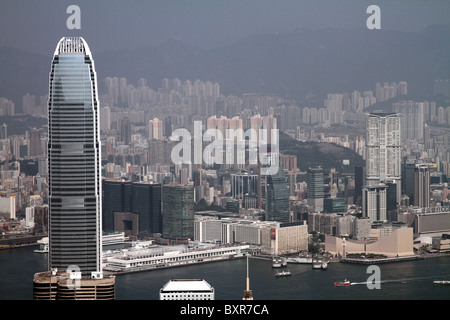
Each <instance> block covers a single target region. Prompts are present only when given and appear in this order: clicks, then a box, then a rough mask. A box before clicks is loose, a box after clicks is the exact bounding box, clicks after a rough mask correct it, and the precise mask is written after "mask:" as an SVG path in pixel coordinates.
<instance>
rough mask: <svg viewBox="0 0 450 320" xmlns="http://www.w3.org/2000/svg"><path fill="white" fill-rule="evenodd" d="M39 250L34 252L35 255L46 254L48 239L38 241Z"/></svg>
mask: <svg viewBox="0 0 450 320" xmlns="http://www.w3.org/2000/svg"><path fill="white" fill-rule="evenodd" d="M37 243H38V244H39V249H36V250H34V252H36V253H48V237H44V238H42V239H41V240H38V241H37Z"/></svg>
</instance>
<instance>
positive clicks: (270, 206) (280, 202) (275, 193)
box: [265, 169, 290, 222]
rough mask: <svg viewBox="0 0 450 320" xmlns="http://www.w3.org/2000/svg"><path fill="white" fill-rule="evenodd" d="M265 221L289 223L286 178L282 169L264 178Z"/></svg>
mask: <svg viewBox="0 0 450 320" xmlns="http://www.w3.org/2000/svg"><path fill="white" fill-rule="evenodd" d="M265 193H266V210H265V216H266V220H267V221H279V222H290V203H289V189H288V182H287V177H286V175H285V173H284V171H283V170H282V169H280V170H278V172H277V173H276V174H274V175H267V176H266V185H265Z"/></svg>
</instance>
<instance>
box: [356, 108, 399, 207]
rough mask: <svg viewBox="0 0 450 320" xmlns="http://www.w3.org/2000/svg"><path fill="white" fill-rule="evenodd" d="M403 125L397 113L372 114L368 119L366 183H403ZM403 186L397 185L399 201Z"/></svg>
mask: <svg viewBox="0 0 450 320" xmlns="http://www.w3.org/2000/svg"><path fill="white" fill-rule="evenodd" d="M401 160H402V147H401V125H400V117H399V115H398V114H397V113H370V114H369V115H368V116H367V118H366V182H365V185H377V184H380V183H384V182H385V181H386V180H396V181H401ZM400 196H401V185H400V183H399V184H398V185H397V199H400Z"/></svg>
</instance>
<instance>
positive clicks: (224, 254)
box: [103, 245, 249, 272]
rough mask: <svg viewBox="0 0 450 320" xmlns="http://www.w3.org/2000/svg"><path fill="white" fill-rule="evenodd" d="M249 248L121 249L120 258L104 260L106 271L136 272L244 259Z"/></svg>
mask: <svg viewBox="0 0 450 320" xmlns="http://www.w3.org/2000/svg"><path fill="white" fill-rule="evenodd" d="M248 249H249V246H248V245H242V246H223V247H214V248H208V249H195V250H193V249H189V248H188V247H187V246H184V245H179V246H153V247H149V248H146V249H142V250H136V249H134V250H133V249H130V250H122V251H121V252H120V253H119V254H117V255H112V256H110V257H104V267H103V270H105V271H110V272H134V271H144V270H154V269H159V268H168V267H175V266H182V265H189V264H195V263H204V262H213V261H220V260H227V259H233V258H237V257H243V256H245V253H246V251H247V250H248Z"/></svg>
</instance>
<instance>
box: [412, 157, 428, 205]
mask: <svg viewBox="0 0 450 320" xmlns="http://www.w3.org/2000/svg"><path fill="white" fill-rule="evenodd" d="M414 206H416V207H420V208H428V207H429V206H430V168H429V167H428V165H423V164H417V165H416V166H415V169H414Z"/></svg>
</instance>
